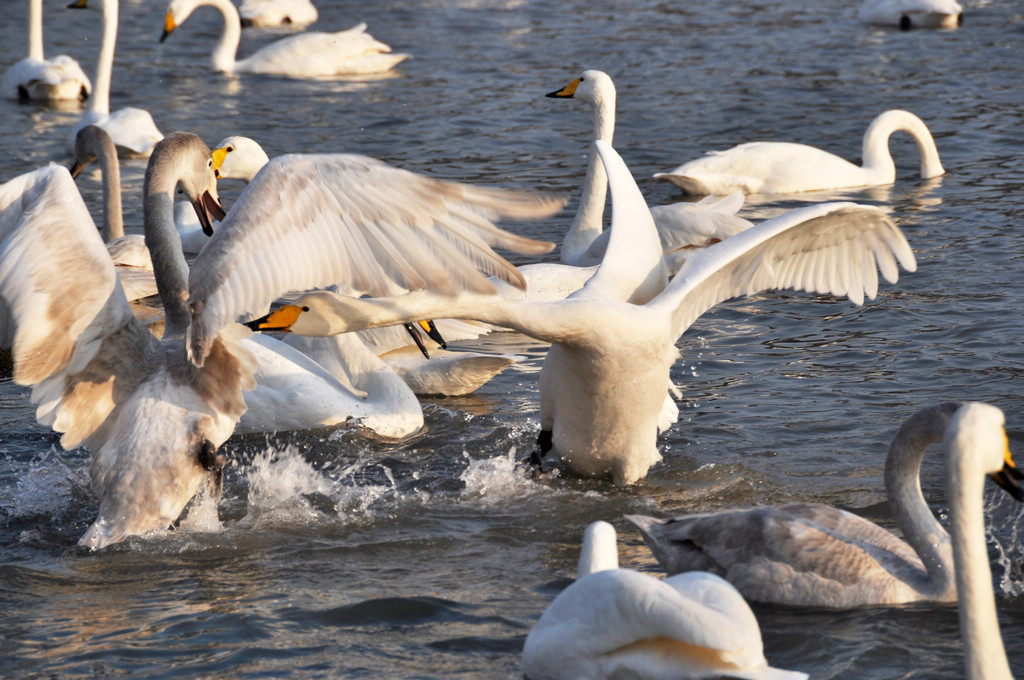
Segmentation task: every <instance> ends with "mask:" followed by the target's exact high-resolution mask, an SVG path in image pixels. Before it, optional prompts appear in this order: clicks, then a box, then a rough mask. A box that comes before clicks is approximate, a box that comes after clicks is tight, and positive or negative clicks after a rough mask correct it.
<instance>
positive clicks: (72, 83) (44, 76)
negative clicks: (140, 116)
mask: <svg viewBox="0 0 1024 680" xmlns="http://www.w3.org/2000/svg"><path fill="white" fill-rule="evenodd" d="M90 92H92V83H91V82H90V81H89V77H88V76H87V75H85V72H84V71H82V67H81V66H79V65H78V62H77V61H75V60H74V59H72V58H71V57H69V56H67V55H66V54H61V55H58V56H56V57H50V58H49V59H47V58H46V57H44V56H43V0H28V56H27V57H25V58H24V59H22V60H21V61H18V62H15V63H14V64H13V65H12V66H11V67H10V68H8V69H7V71H6V72H5V73H4V80H3V94H4V96H5V97H9V98H11V99H18V100H20V101H30V100H33V101H47V102H55V101H66V100H72V101H73V100H79V101H85V100H86V99H88V98H89V93H90Z"/></svg>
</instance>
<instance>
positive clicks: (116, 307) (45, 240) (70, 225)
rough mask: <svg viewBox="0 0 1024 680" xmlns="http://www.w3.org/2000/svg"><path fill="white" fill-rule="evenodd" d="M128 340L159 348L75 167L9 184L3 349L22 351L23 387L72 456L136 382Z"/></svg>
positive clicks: (1, 211) (3, 234) (17, 364)
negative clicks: (131, 303)
mask: <svg viewBox="0 0 1024 680" xmlns="http://www.w3.org/2000/svg"><path fill="white" fill-rule="evenodd" d="M126 334H127V335H130V336H132V337H133V338H134V337H136V336H137V337H147V338H149V340H148V341H151V342H155V340H153V339H152V338H151V337H150V336H149V334H148V333H147V332H146V331H145V329H144V328H143V327H142V326H141V324H139V323H137V322H136V321H135V319H134V317H133V316H132V313H131V310H130V309H129V307H128V302H127V301H126V300H125V297H124V293H123V292H122V291H121V287H120V284H119V283H118V281H117V276H116V275H115V273H114V264H113V262H112V261H111V259H110V255H109V254H108V253H107V249H106V247H105V246H104V245H103V241H102V239H101V238H100V236H99V232H98V231H97V229H96V225H95V224H94V223H93V221H92V218H91V217H90V215H89V211H88V209H87V208H86V207H85V203H84V202H83V201H82V197H81V195H80V194H79V193H78V189H77V188H76V187H75V184H74V181H73V180H72V179H71V175H70V174H69V173H68V171H67V169H65V168H63V167H60V166H57V165H50V166H48V167H45V168H41V169H39V170H36V171H34V172H31V173H27V174H25V175H21V176H19V177H16V178H15V179H13V180H11V181H10V182H7V183H6V184H4V185H3V186H0V343H2V344H3V346H5V347H12V349H13V358H14V379H15V381H16V382H18V383H20V384H23V385H32V386H34V390H33V393H32V400H33V402H35V403H37V404H38V405H39V409H38V411H37V414H36V415H37V418H38V420H39V422H40V423H42V424H44V425H48V426H50V427H52V428H53V429H54V430H56V431H58V432H63V433H64V437H63V438H62V439H61V444H62V445H63V446H64V447H65V448H72V447H74V446H76V445H78V444H79V443H81V442H82V441H83V440H84V439H85V438H87V437H89V436H90V435H92V434H93V433H94V432H95V431H96V429H97V428H98V427H99V426H100V424H101V423H102V422H103V421H104V420H105V419H106V417H107V415H108V414H109V413H110V411H111V410H112V409H113V407H114V400H115V399H116V394H115V393H116V391H117V390H118V389H120V388H122V387H123V386H124V385H125V383H126V382H130V381H131V377H130V376H131V370H130V367H129V366H127V365H126V364H128V363H130V357H129V356H128V355H127V354H126V352H125V351H124V348H126V347H137V346H138V345H137V343H136V342H135V341H134V340H133V341H131V342H122V341H123V340H124V338H125V336H126ZM143 346H145V345H143ZM135 353H136V351H135V350H133V351H132V352H131V354H132V355H134V354H135ZM122 375H123V376H125V379H124V380H122V379H121V378H120V376H122ZM115 376H116V379H115Z"/></svg>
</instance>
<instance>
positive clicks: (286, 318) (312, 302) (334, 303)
mask: <svg viewBox="0 0 1024 680" xmlns="http://www.w3.org/2000/svg"><path fill="white" fill-rule="evenodd" d="M342 304H343V299H341V298H338V297H337V296H335V295H333V294H331V293H328V292H326V291H316V292H313V293H310V294H308V295H305V296H303V297H302V298H301V299H300V300H299V301H298V302H296V303H295V304H292V305H282V306H280V307H278V308H277V309H275V310H273V311H272V312H270V313H269V314H267V315H266V316H262V317H260V318H258V319H253V320H252V321H249V322H247V323H246V324H245V325H246V326H248V327H249V328H250V329H252V330H254V331H279V332H282V333H295V334H296V335H308V336H314V337H323V336H328V335H337V334H338V333H341V332H345V330H347V329H339V327H338V325H337V323H336V322H341V321H343V319H344V312H343V311H342V309H341V305H342Z"/></svg>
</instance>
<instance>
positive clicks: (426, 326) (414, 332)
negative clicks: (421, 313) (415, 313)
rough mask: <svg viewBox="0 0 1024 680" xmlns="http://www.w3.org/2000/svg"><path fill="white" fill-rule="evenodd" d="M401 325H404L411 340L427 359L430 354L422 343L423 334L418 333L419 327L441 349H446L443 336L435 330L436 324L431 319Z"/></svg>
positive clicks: (446, 344)
mask: <svg viewBox="0 0 1024 680" xmlns="http://www.w3.org/2000/svg"><path fill="white" fill-rule="evenodd" d="M403 325H404V326H405V330H406V331H408V333H409V335H410V336H411V337H412V339H413V342H415V343H416V346H417V347H419V348H420V351H421V352H423V356H424V358H426V359H429V358H430V354H428V353H427V347H426V345H424V344H423V336H422V335H420V329H423V332H424V333H426V334H427V335H428V336H429V337H430V339H431V340H433V341H434V342H436V343H437V344H438V345H440V346H441V349H448V343H447V342H445V340H444V338H443V337H441V333H440V331H438V330H437V326H435V325H434V322H433V321H430V320H427V321H417V322H416V324H415V325H413V324H411V323H407V324H403Z"/></svg>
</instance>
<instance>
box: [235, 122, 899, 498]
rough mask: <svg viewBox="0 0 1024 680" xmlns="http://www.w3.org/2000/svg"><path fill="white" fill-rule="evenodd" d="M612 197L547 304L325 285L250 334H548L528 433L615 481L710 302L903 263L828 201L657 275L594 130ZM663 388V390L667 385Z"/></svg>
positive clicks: (636, 458) (634, 199) (889, 236)
mask: <svg viewBox="0 0 1024 680" xmlns="http://www.w3.org/2000/svg"><path fill="white" fill-rule="evenodd" d="M594 144H595V146H596V147H597V152H598V153H599V154H600V157H601V160H602V162H603V163H604V165H605V169H606V171H607V174H608V181H609V186H610V187H611V193H612V228H611V240H610V241H609V244H608V249H607V251H606V252H605V256H604V260H603V261H602V263H601V265H600V267H599V268H598V269H597V272H596V273H595V274H593V276H591V277H590V278H589V280H588V281H587V282H586V284H585V285H584V286H583V287H582V288H581V289H580V290H579V291H577V292H576V293H573V294H572V295H570V296H569V297H567V298H566V299H565V300H557V301H554V302H545V303H541V302H516V301H513V300H508V299H505V298H503V297H501V296H493V295H475V294H472V293H461V294H459V295H458V296H455V297H451V296H445V295H438V294H435V293H431V292H427V291H418V292H413V293H409V294H406V295H398V296H392V297H379V298H373V299H369V298H366V299H356V298H353V297H346V296H340V295H336V294H333V293H330V292H324V291H320V292H316V293H311V294H309V295H306V296H303V297H301V298H300V299H299V300H298V301H297V302H295V304H292V305H286V306H283V307H280V308H278V309H277V310H275V311H274V312H271V314H269V315H267V316H265V317H261V318H259V319H254V320H253V321H251V322H250V328H252V329H254V330H290V331H291V332H294V333H298V334H300V335H320V336H323V335H333V334H335V333H344V332H348V331H352V330H358V329H360V328H369V327H373V326H389V325H394V324H398V323H404V322H406V321H410V320H415V319H421V318H438V317H443V316H445V315H447V316H450V317H453V318H466V319H473V320H478V321H483V322H486V323H491V324H495V325H498V326H502V327H505V328H511V329H513V330H517V331H520V332H522V333H525V334H526V335H529V336H531V337H533V338H536V339H538V340H541V341H544V342H550V343H552V346H551V348H550V349H549V350H548V353H547V356H546V358H545V360H544V365H543V368H542V369H541V374H540V428H541V432H540V436H539V439H538V441H539V443H540V448H541V451H542V452H543V453H545V454H546V453H547V452H548V451H551V452H553V453H554V455H555V456H556V457H558V458H559V459H561V460H562V462H563V463H564V464H565V466H566V467H567V468H568V469H569V470H570V471H571V472H573V473H575V474H579V475H584V476H601V477H609V476H610V477H611V478H612V480H613V481H614V482H615V484H617V485H620V486H623V485H627V484H632V483H634V482H636V481H637V480H639V479H641V478H643V477H644V476H645V475H646V474H647V471H648V469H649V468H650V467H651V466H652V465H653V464H654V463H656V462H657V461H659V460H660V459H661V456H660V455H659V453H658V449H657V436H658V433H659V431H661V430H664V429H666V428H667V427H668V426H669V425H671V423H673V422H674V421H675V419H676V418H677V417H678V413H679V411H678V408H677V407H676V405H675V402H674V401H673V400H672V399H671V397H670V396H669V394H668V392H669V390H670V386H671V383H670V377H669V371H670V369H671V367H672V365H673V363H674V362H675V360H676V359H677V358H678V356H679V352H678V350H677V348H676V345H675V343H676V341H677V339H678V338H679V337H680V336H681V335H682V333H683V332H684V331H685V330H686V329H687V328H688V327H689V326H690V324H691V323H693V321H694V320H695V319H696V318H697V317H698V316H700V315H701V314H702V313H703V312H704V311H706V310H707V309H709V308H710V307H712V306H714V305H715V304H717V303H718V302H721V301H723V300H727V299H729V298H733V297H737V296H740V295H746V294H752V293H755V292H758V291H761V290H765V289H768V288H795V289H803V290H811V291H820V292H830V293H832V294H834V295H845V296H848V297H849V298H850V299H851V300H853V301H854V302H855V303H858V304H859V303H861V302H863V299H864V296H865V295H867V296H868V297H874V295H875V294H876V292H877V286H878V279H877V274H876V272H875V266H876V263H877V266H878V267H879V269H880V270H881V272H882V275H883V276H884V277H885V279H886V280H888V281H896V279H897V278H898V267H897V264H896V262H897V260H898V261H899V262H900V263H901V264H902V265H903V267H904V269H907V270H908V271H913V270H914V269H915V267H916V263H915V261H914V255H913V253H912V252H911V250H910V246H909V245H908V244H907V242H906V239H905V238H904V237H903V235H902V233H901V232H900V231H899V229H898V228H897V227H896V226H895V225H894V224H893V223H892V221H891V220H890V219H889V218H888V217H886V216H885V213H883V212H882V211H881V210H878V209H877V208H873V207H868V206H858V205H856V204H852V203H831V204H822V205H817V206H810V207H807V208H802V209H799V210H794V211H792V212H791V213H787V214H785V215H782V216H780V217H777V218H775V219H772V220H768V221H765V222H762V223H761V224H758V225H757V226H755V227H752V228H750V229H747V230H746V231H743V232H740V233H739V234H737V235H736V236H733V237H731V238H728V239H726V240H725V241H722V242H720V243H716V244H715V245H712V246H709V247H708V248H705V249H704V250H702V251H700V252H699V253H697V254H696V255H695V256H694V257H693V258H692V259H691V260H690V261H689V262H687V264H686V265H684V266H683V268H682V269H681V270H680V271H679V273H678V274H676V276H675V277H674V278H673V279H672V281H671V283H668V282H667V277H666V276H665V271H664V262H663V258H662V250H661V244H660V242H659V239H658V236H657V232H656V230H655V229H654V224H653V220H652V219H651V216H650V213H649V211H648V210H647V206H646V204H645V203H644V199H643V196H642V195H641V194H640V190H639V188H638V187H637V186H636V182H634V181H633V178H632V176H631V175H630V172H629V169H628V168H627V167H626V165H625V163H623V161H622V159H621V158H620V157H619V155H618V154H617V153H616V152H615V150H614V149H612V147H611V146H610V145H608V144H607V143H605V142H603V141H601V140H597V141H596V142H595V143H594ZM672 389H674V388H672Z"/></svg>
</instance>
